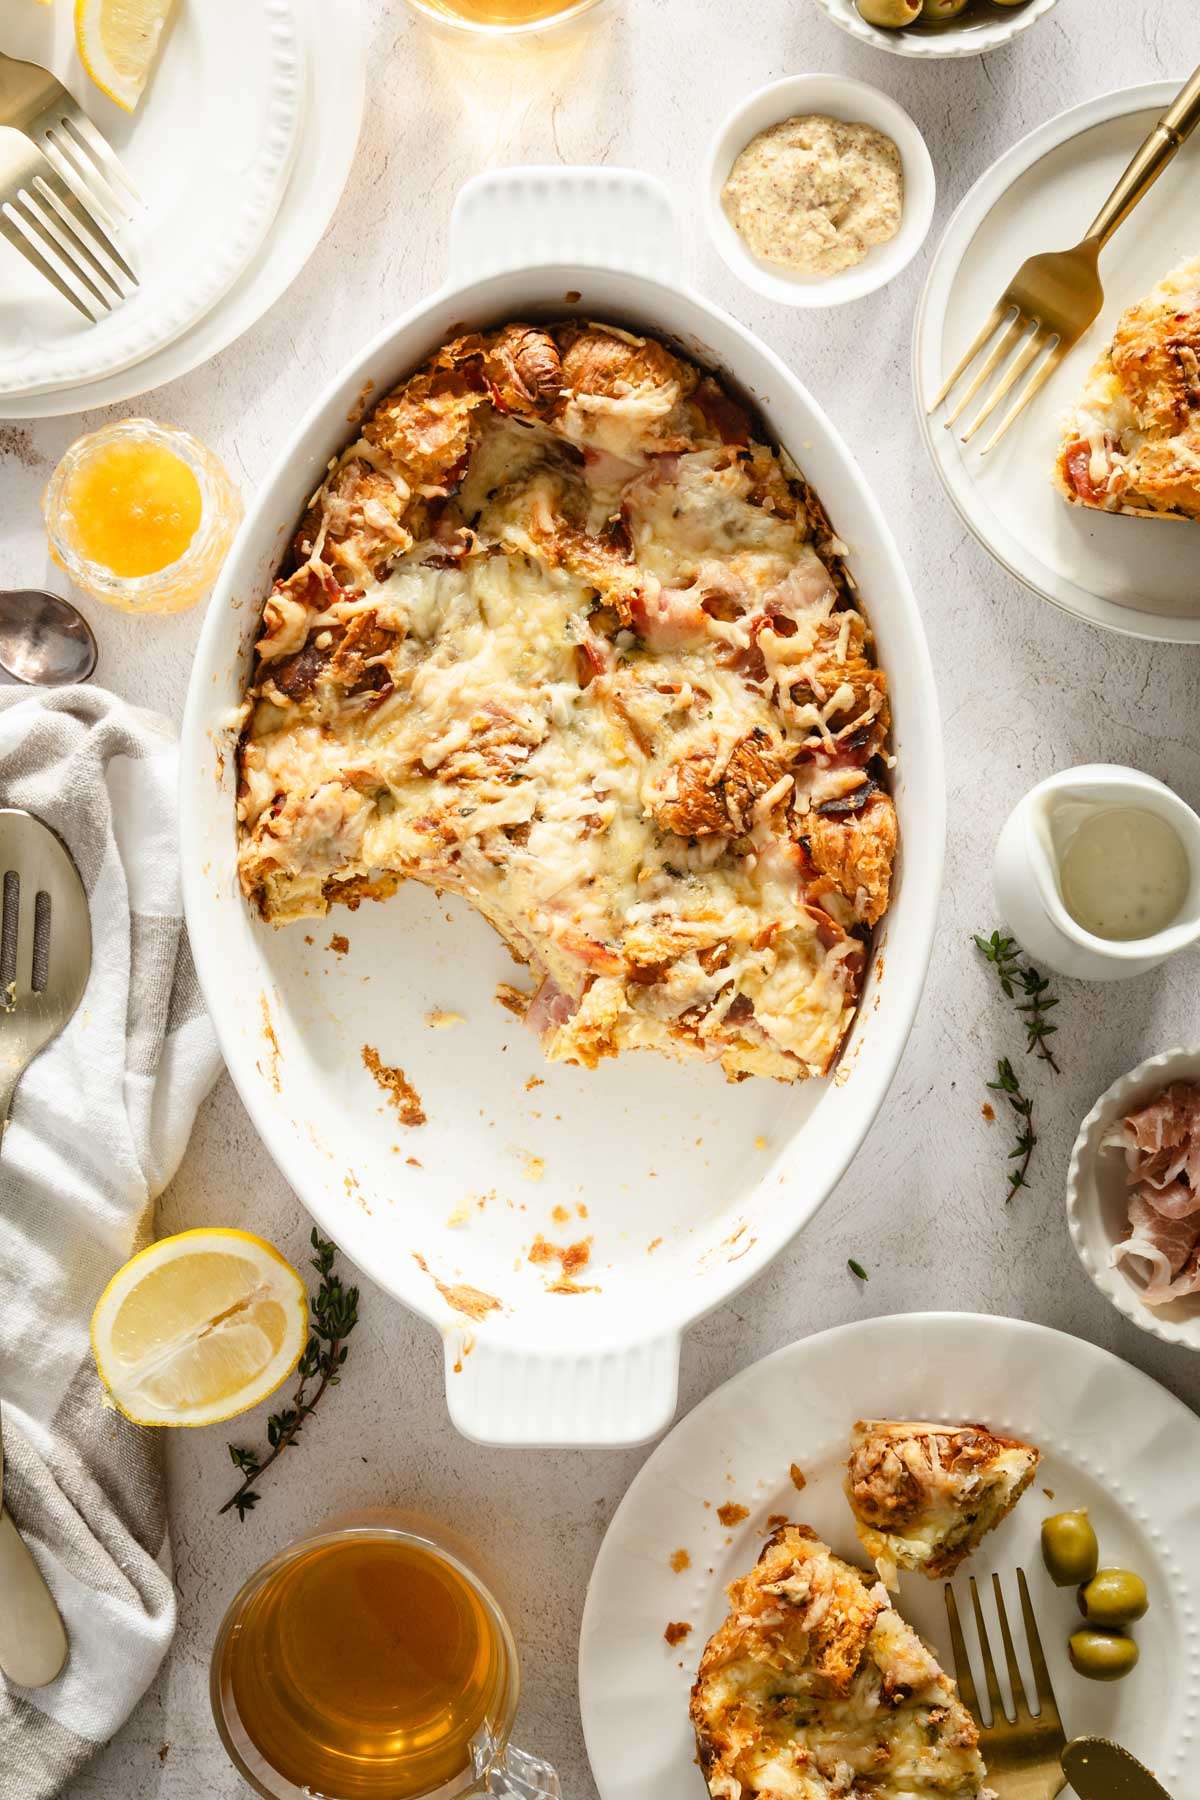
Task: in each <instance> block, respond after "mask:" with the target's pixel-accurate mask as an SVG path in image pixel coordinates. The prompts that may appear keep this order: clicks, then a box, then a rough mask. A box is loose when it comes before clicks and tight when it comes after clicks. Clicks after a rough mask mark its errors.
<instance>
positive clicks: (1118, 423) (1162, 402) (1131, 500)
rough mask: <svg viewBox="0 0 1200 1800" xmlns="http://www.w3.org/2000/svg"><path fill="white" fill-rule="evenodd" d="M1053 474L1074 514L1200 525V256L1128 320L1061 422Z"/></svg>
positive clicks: (1128, 312)
mask: <svg viewBox="0 0 1200 1800" xmlns="http://www.w3.org/2000/svg"><path fill="white" fill-rule="evenodd" d="M1054 474H1055V480H1056V482H1057V484H1058V486H1059V488H1060V489H1061V491H1062V493H1063V494H1064V495H1065V497H1066V498H1067V499H1068V500H1070V501H1071V502H1072V503H1073V504H1074V505H1076V506H1090V507H1093V508H1096V509H1098V510H1099V511H1101V512H1114V513H1131V514H1135V515H1139V516H1147V515H1148V516H1151V517H1155V518H1157V517H1164V518H1186V519H1195V518H1200V256H1195V257H1192V258H1191V259H1190V260H1189V261H1187V262H1182V263H1180V264H1179V266H1178V268H1176V269H1172V271H1171V273H1170V274H1169V275H1165V276H1164V277H1163V279H1162V280H1161V281H1160V282H1159V283H1158V286H1157V287H1154V288H1151V290H1150V292H1149V293H1148V294H1147V295H1146V297H1145V299H1143V300H1139V301H1138V302H1137V304H1136V305H1135V306H1131V307H1129V308H1128V309H1127V310H1126V311H1125V312H1123V313H1122V314H1121V317H1120V318H1119V319H1118V321H1117V328H1116V331H1115V332H1114V333H1113V338H1112V342H1111V343H1110V344H1109V345H1108V346H1107V347H1106V348H1105V350H1104V351H1103V352H1102V354H1101V355H1100V357H1099V358H1098V360H1097V362H1096V364H1095V367H1094V368H1093V369H1092V372H1091V374H1090V375H1089V376H1088V378H1087V382H1086V383H1085V385H1084V390H1083V393H1082V394H1081V395H1080V397H1079V399H1078V401H1077V402H1076V403H1075V406H1074V407H1073V408H1072V410H1071V412H1070V413H1069V414H1068V416H1067V418H1066V420H1065V421H1064V425H1063V435H1062V442H1061V444H1060V445H1059V451H1058V460H1057V462H1056V463H1055V470H1054Z"/></svg>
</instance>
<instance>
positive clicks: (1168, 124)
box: [1086, 69, 1200, 245]
mask: <svg viewBox="0 0 1200 1800" xmlns="http://www.w3.org/2000/svg"><path fill="white" fill-rule="evenodd" d="M1198 124H1200V69H1197V70H1196V71H1195V72H1194V74H1193V75H1192V77H1191V79H1190V80H1189V81H1188V82H1186V83H1185V84H1184V86H1183V87H1182V88H1181V90H1180V92H1179V93H1178V94H1177V95H1176V97H1175V99H1174V100H1173V101H1172V102H1171V104H1170V106H1169V107H1168V108H1167V110H1166V112H1165V113H1164V114H1163V116H1162V118H1161V119H1160V120H1159V121H1158V124H1157V125H1156V126H1155V127H1154V130H1153V131H1152V132H1151V133H1150V135H1149V137H1148V138H1147V139H1146V141H1145V143H1144V144H1142V146H1141V148H1140V149H1139V150H1138V151H1137V152H1136V154H1135V155H1134V157H1133V160H1132V161H1131V162H1130V164H1129V166H1128V168H1127V169H1126V170H1125V173H1124V174H1123V175H1122V176H1121V178H1120V180H1119V181H1118V182H1117V185H1116V187H1115V188H1114V189H1113V191H1112V193H1111V194H1110V195H1109V196H1108V199H1107V200H1106V201H1105V202H1104V205H1103V206H1102V207H1101V208H1100V211H1099V212H1098V213H1097V214H1096V217H1095V218H1094V219H1093V221H1092V223H1091V226H1090V227H1089V229H1088V232H1087V239H1086V241H1087V242H1091V241H1092V240H1093V239H1095V241H1096V243H1097V245H1103V244H1107V242H1108V240H1109V238H1110V237H1111V236H1112V234H1113V232H1114V231H1115V230H1116V229H1117V226H1118V225H1121V224H1123V223H1124V221H1125V220H1126V219H1127V218H1128V217H1129V215H1130V213H1131V212H1132V211H1133V209H1134V207H1135V206H1136V205H1137V203H1138V201H1139V200H1140V199H1141V198H1142V196H1143V195H1144V194H1147V193H1148V192H1149V191H1150V189H1151V188H1152V187H1153V186H1154V183H1155V182H1156V181H1157V180H1158V178H1159V176H1160V175H1161V174H1162V172H1163V170H1164V169H1165V168H1166V166H1167V164H1168V163H1169V162H1170V161H1171V159H1172V157H1173V156H1174V155H1175V152H1176V151H1177V150H1178V149H1179V147H1180V145H1181V144H1183V143H1186V141H1187V139H1188V138H1189V137H1190V136H1191V134H1192V132H1193V131H1194V130H1195V129H1196V126H1197V125H1198Z"/></svg>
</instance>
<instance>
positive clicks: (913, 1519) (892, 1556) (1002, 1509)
mask: <svg viewBox="0 0 1200 1800" xmlns="http://www.w3.org/2000/svg"><path fill="white" fill-rule="evenodd" d="M1040 1460H1041V1459H1040V1453H1039V1452H1038V1451H1037V1450H1035V1449H1034V1447H1033V1445H1032V1444H1024V1443H1022V1442H1021V1440H1020V1439H1019V1438H1010V1437H1000V1436H997V1435H996V1434H995V1433H994V1432H991V1431H989V1430H988V1429H987V1427H986V1426H985V1425H932V1424H928V1423H921V1422H918V1421H911V1420H895V1419H860V1420H859V1421H858V1423H857V1425H856V1426H855V1427H854V1431H853V1433H852V1435H851V1439H850V1461H849V1464H848V1466H847V1473H846V1496H847V1498H848V1500H849V1502H850V1507H851V1510H852V1512H853V1513H854V1525H855V1530H856V1531H857V1532H858V1535H859V1539H860V1540H861V1542H862V1544H863V1547H864V1549H865V1550H866V1551H867V1554H868V1555H869V1556H871V1557H872V1558H873V1559H874V1561H875V1565H876V1567H877V1568H878V1570H879V1573H880V1575H881V1576H882V1578H883V1580H884V1581H885V1582H886V1583H887V1585H888V1586H889V1587H895V1586H896V1571H897V1569H919V1570H920V1571H921V1573H922V1574H923V1575H928V1576H929V1577H930V1578H931V1579H933V1580H938V1579H940V1578H941V1577H943V1576H946V1575H952V1574H953V1573H954V1571H955V1569H957V1567H958V1565H959V1564H960V1563H961V1562H962V1561H963V1560H964V1558H965V1557H967V1556H969V1555H970V1554H971V1552H972V1551H973V1550H974V1549H975V1548H976V1547H977V1545H978V1544H979V1541H980V1539H981V1538H982V1537H984V1536H985V1534H986V1533H987V1532H989V1531H991V1530H992V1529H993V1528H994V1527H995V1526H997V1525H999V1523H1000V1521H1001V1520H1002V1519H1004V1518H1006V1517H1007V1516H1008V1514H1009V1513H1010V1512H1011V1511H1012V1509H1013V1507H1014V1506H1015V1505H1016V1504H1017V1501H1018V1500H1019V1499H1020V1498H1021V1495H1022V1494H1023V1493H1024V1492H1025V1489H1026V1488H1027V1487H1028V1486H1029V1483H1030V1482H1031V1481H1032V1480H1033V1476H1034V1471H1035V1470H1036V1468H1037V1466H1038V1463H1039V1461H1040Z"/></svg>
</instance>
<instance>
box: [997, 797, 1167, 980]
mask: <svg viewBox="0 0 1200 1800" xmlns="http://www.w3.org/2000/svg"><path fill="white" fill-rule="evenodd" d="M1117 808H1122V809H1128V810H1129V811H1131V812H1140V813H1149V814H1151V815H1152V816H1154V817H1156V818H1158V819H1161V820H1162V821H1163V822H1164V824H1166V825H1168V826H1170V828H1171V830H1172V832H1173V833H1174V834H1175V837H1176V838H1177V839H1178V843H1179V847H1180V849H1181V850H1182V852H1183V856H1184V858H1186V868H1185V870H1184V872H1183V880H1182V888H1181V896H1180V903H1179V905H1178V907H1177V909H1176V910H1175V911H1174V914H1173V917H1172V918H1171V921H1170V923H1169V924H1166V925H1164V926H1163V928H1162V929H1160V930H1155V931H1153V932H1152V933H1151V934H1150V935H1147V936H1144V937H1101V936H1098V935H1097V934H1096V933H1094V932H1092V931H1089V930H1086V929H1085V928H1084V927H1083V926H1082V925H1080V924H1079V922H1078V920H1077V919H1076V918H1074V917H1072V914H1071V912H1070V911H1069V910H1068V907H1067V904H1066V901H1065V899H1064V895H1063V881H1062V857H1063V845H1064V843H1065V842H1067V841H1069V836H1070V832H1071V830H1072V829H1073V828H1077V827H1078V823H1079V822H1082V821H1084V820H1086V819H1087V818H1089V816H1092V817H1094V816H1095V815H1098V814H1100V813H1101V812H1103V811H1106V810H1112V809H1117ZM992 880H993V885H994V889H995V895H996V904H997V906H998V907H999V910H1000V915H1001V918H1002V919H1003V920H1004V922H1005V923H1006V924H1007V925H1008V927H1009V928H1010V930H1011V931H1012V933H1013V935H1014V936H1015V937H1016V938H1017V940H1018V942H1019V943H1020V945H1021V947H1022V949H1023V950H1025V951H1026V952H1027V953H1028V955H1029V956H1030V957H1031V958H1032V959H1033V961H1034V962H1037V963H1044V964H1045V965H1046V967H1047V968H1050V969H1054V970H1055V971H1057V973H1058V974H1060V975H1073V976H1075V977H1076V978H1077V979H1078V980H1081V981H1121V980H1124V979H1125V978H1126V977H1128V976H1131V975H1142V974H1144V973H1145V972H1146V970H1147V969H1153V968H1156V967H1157V965H1158V964H1159V963H1161V962H1165V961H1166V959H1167V957H1168V956H1173V955H1174V953H1175V952H1176V951H1177V950H1182V949H1184V947H1185V946H1186V945H1188V944H1191V943H1194V942H1195V941H1196V939H1197V938H1198V937H1200V817H1198V816H1197V815H1196V813H1195V812H1193V810H1192V808H1191V807H1190V806H1188V805H1187V804H1186V802H1185V801H1183V800H1181V799H1180V798H1179V796H1178V794H1175V793H1173V792H1172V791H1171V789H1170V788H1169V787H1166V786H1164V784H1163V783H1162V782H1161V781H1157V780H1155V778H1154V777H1153V776H1152V775H1144V774H1142V773H1141V771H1140V770H1138V769H1125V768H1122V767H1121V766H1120V765H1119V764H1115V763H1089V764H1087V765H1085V766H1084V767H1082V768H1078V769H1065V770H1064V771H1063V772H1062V773H1061V774H1059V775H1051V776H1050V777H1049V779H1048V780H1046V781H1042V782H1039V783H1038V785H1037V787H1035V788H1032V789H1031V790H1030V792H1029V793H1028V794H1026V796H1025V798H1024V799H1023V800H1021V801H1020V802H1019V803H1018V804H1017V806H1016V807H1014V809H1013V811H1012V812H1011V813H1010V814H1009V817H1008V819H1007V821H1006V823H1005V825H1004V829H1003V830H1002V831H1001V833H1000V837H999V840H998V842H997V844H996V856H995V861H994V863H993V868H992Z"/></svg>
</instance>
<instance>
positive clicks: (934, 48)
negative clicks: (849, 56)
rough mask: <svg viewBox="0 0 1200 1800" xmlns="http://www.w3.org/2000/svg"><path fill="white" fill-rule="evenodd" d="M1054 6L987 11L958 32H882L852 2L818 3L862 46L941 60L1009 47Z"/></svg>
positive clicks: (1047, 1)
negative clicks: (868, 21)
mask: <svg viewBox="0 0 1200 1800" xmlns="http://www.w3.org/2000/svg"><path fill="white" fill-rule="evenodd" d="M1057 4H1058V0H1028V3H1027V4H1026V5H1025V6H1014V7H1013V8H1012V9H1011V11H1009V10H1007V9H1002V8H1000V7H998V6H997V7H993V8H989V11H990V12H991V13H992V14H993V15H994V16H992V17H989V18H987V19H985V20H984V21H983V22H982V23H980V24H978V25H972V26H970V27H969V28H968V27H963V28H959V29H958V30H949V29H947V30H943V31H911V30H910V31H882V30H881V29H880V27H879V26H878V25H868V24H867V21H866V20H865V19H864V18H863V16H862V14H861V13H860V12H859V10H858V8H857V6H855V4H854V0H817V5H818V6H819V7H820V8H821V11H822V12H823V13H826V14H827V15H828V17H829V18H831V19H832V20H833V22H834V24H835V25H839V26H840V27H841V29H842V30H843V31H846V32H849V34H850V36H851V37H854V38H857V39H858V40H859V42H860V43H862V44H872V45H874V47H875V49H876V50H890V51H891V53H892V55H893V56H925V57H933V58H935V59H938V58H940V59H941V60H943V61H944V60H945V59H946V58H947V57H951V56H982V55H984V54H985V52H986V51H988V50H999V48H1000V47H1001V45H1002V44H1011V43H1012V41H1013V39H1014V38H1017V37H1020V35H1021V33H1022V32H1023V31H1028V30H1029V27H1030V26H1031V25H1036V24H1037V22H1038V20H1039V19H1044V18H1045V16H1046V14H1047V13H1048V12H1049V11H1050V9H1051V7H1052V6H1056V5H1057Z"/></svg>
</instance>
